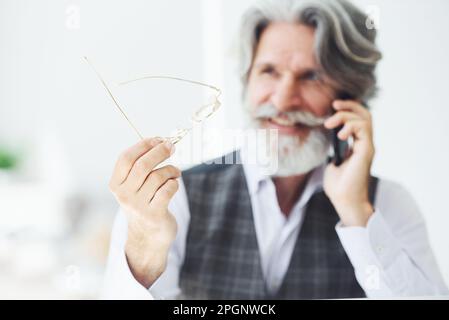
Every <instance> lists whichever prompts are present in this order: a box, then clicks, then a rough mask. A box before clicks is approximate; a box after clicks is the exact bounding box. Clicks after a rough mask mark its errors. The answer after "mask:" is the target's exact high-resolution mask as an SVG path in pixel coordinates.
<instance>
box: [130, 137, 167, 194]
mask: <svg viewBox="0 0 449 320" xmlns="http://www.w3.org/2000/svg"><path fill="white" fill-rule="evenodd" d="M173 151H174V146H173V144H172V143H171V142H170V141H168V140H167V141H165V142H164V143H160V144H158V145H157V146H155V147H154V148H152V149H151V150H150V151H148V152H147V153H145V154H144V155H143V156H141V157H140V158H139V159H138V160H137V161H136V162H135V163H134V165H133V167H132V169H131V172H130V173H129V175H128V178H127V179H126V181H125V182H124V184H123V186H124V187H125V188H126V189H128V190H130V191H131V192H137V191H138V190H139V189H140V188H141V186H142V185H143V183H144V182H145V180H146V178H147V177H148V175H149V174H150V172H151V171H153V170H154V168H155V167H156V166H157V165H158V164H160V163H161V162H163V161H164V160H166V159H168V157H170V155H171V154H172V153H173Z"/></svg>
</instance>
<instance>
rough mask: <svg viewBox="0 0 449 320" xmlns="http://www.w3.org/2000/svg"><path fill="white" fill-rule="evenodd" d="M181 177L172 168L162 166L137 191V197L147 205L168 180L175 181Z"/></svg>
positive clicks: (176, 169)
mask: <svg viewBox="0 0 449 320" xmlns="http://www.w3.org/2000/svg"><path fill="white" fill-rule="evenodd" d="M180 176H181V171H180V170H179V169H178V168H176V167H174V166H172V165H168V166H164V167H162V168H159V169H156V170H154V171H152V172H151V173H150V174H149V176H148V177H147V179H146V180H145V182H144V184H143V185H142V187H141V188H140V190H139V191H138V197H139V198H142V199H143V200H144V201H146V202H147V203H149V202H150V201H151V199H153V197H154V194H155V193H156V191H157V190H158V189H159V188H160V187H161V186H162V185H163V184H164V183H165V182H167V181H168V180H169V179H176V178H179V177H180Z"/></svg>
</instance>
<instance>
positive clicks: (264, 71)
mask: <svg viewBox="0 0 449 320" xmlns="http://www.w3.org/2000/svg"><path fill="white" fill-rule="evenodd" d="M260 73H261V74H267V75H276V70H274V68H272V67H266V68H263V69H262V70H261V72H260Z"/></svg>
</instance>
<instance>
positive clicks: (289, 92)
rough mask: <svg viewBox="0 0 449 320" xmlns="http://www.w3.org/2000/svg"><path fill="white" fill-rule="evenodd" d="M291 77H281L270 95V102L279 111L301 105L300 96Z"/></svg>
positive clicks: (286, 110)
mask: <svg viewBox="0 0 449 320" xmlns="http://www.w3.org/2000/svg"><path fill="white" fill-rule="evenodd" d="M298 91H299V90H298V88H297V86H296V83H295V79H294V78H293V77H285V78H283V79H282V80H281V81H280V82H279V83H278V85H277V87H276V90H275V92H274V93H273V95H272V97H271V100H272V101H271V102H272V103H273V105H274V106H275V107H276V109H277V110H278V111H279V112H288V111H293V110H297V109H298V107H300V106H301V97H300V94H299V92H298Z"/></svg>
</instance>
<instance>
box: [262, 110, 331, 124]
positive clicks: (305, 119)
mask: <svg viewBox="0 0 449 320" xmlns="http://www.w3.org/2000/svg"><path fill="white" fill-rule="evenodd" d="M278 116H283V117H285V118H287V119H288V120H289V121H292V122H295V123H298V124H302V125H306V126H308V127H318V126H322V125H323V124H324V122H325V121H326V120H327V118H328V117H327V116H326V117H317V116H315V115H314V114H313V113H311V112H307V111H288V112H279V111H278V110H277V109H276V107H275V106H274V105H272V104H264V105H261V106H259V107H257V110H256V113H255V115H254V117H255V118H256V119H258V120H264V119H266V118H274V117H278Z"/></svg>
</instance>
